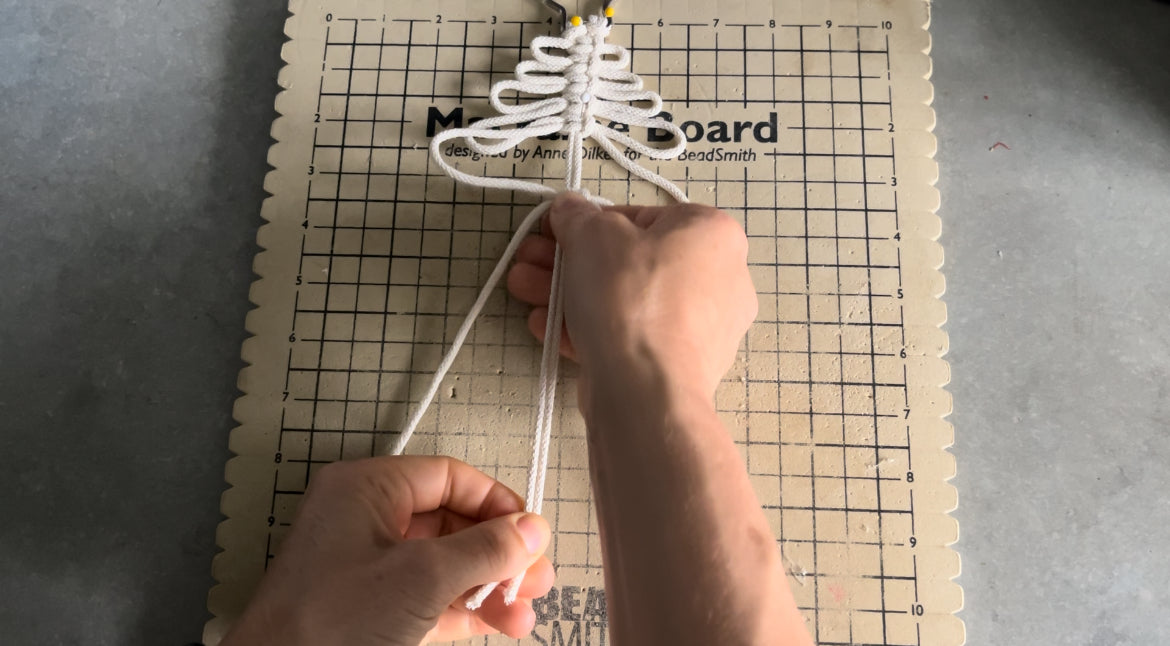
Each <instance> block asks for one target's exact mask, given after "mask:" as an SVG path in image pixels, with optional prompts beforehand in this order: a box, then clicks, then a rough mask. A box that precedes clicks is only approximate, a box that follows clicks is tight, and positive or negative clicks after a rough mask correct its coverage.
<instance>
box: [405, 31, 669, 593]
mask: <svg viewBox="0 0 1170 646" xmlns="http://www.w3.org/2000/svg"><path fill="white" fill-rule="evenodd" d="M606 14H607V15H609V14H612V11H611V10H608V9H607V10H606ZM609 32H610V20H608V19H607V18H606V17H604V16H592V17H590V18H588V19H587V20H584V21H582V20H581V18H579V17H574V18H573V19H572V21H571V24H570V25H569V26H567V28H566V29H565V31H564V32H563V33H562V34H561V35H560V36H538V37H536V38H534V39H533V40H532V60H527V61H523V62H521V63H520V64H519V65H517V66H516V75H515V78H514V79H507V80H503V81H499V82H497V83H496V84H495V85H493V86H492V89H491V92H490V94H489V99H490V101H491V105H492V108H494V109H495V111H496V112H498V113H499V114H498V115H497V116H494V117H489V118H487V119H483V120H481V121H478V122H476V123H475V124H473V125H472V126H470V127H467V128H453V129H451V130H446V131H444V132H442V133H439V134H438V135H436V136H435V137H434V138H433V139H432V141H431V158H432V159H433V160H435V162H436V163H437V164H438V165H439V167H440V168H442V169H443V172H445V173H446V174H447V175H449V176H451V177H452V178H454V179H456V180H458V181H460V182H463V183H465V184H470V185H473V186H481V187H484V188H498V189H503V190H506V191H520V192H524V193H535V194H537V195H548V196H551V195H555V194H556V193H558V192H561V191H563V190H569V191H575V192H578V193H580V194H581V195H582V196H584V197H585V198H586V199H588V200H590V201H592V202H593V203H595V204H598V205H610V204H612V203H611V202H610V201H609V200H606V199H604V198H602V197H599V196H595V195H590V194H589V193H588V192H587V191H585V190H584V189H582V188H581V166H582V163H583V161H584V158H585V141H586V140H592V141H594V142H596V143H597V144H598V145H599V146H600V147H601V149H602V150H604V151H605V152H606V153H607V154H608V155H609V158H610V159H611V160H613V161H614V162H616V163H618V164H620V165H621V166H622V167H624V168H625V169H626V170H627V171H629V172H630V174H632V175H634V176H637V177H640V178H642V179H644V180H646V181H648V182H651V183H653V184H655V185H657V186H658V187H660V188H662V189H663V190H664V191H666V192H667V193H669V194H670V195H671V196H672V197H673V198H674V199H675V200H677V201H679V202H686V201H687V196H686V194H685V193H683V192H682V190H681V189H679V188H678V186H675V185H674V183H672V182H671V181H670V180H667V179H666V178H664V177H662V176H661V175H658V174H657V173H654V172H652V171H650V170H648V169H646V168H644V167H642V166H639V165H638V164H637V163H636V162H635V161H633V160H632V159H630V158H629V157H627V154H626V153H627V151H634V152H636V153H639V154H640V155H643V156H645V157H648V158H650V159H670V158H674V157H677V156H678V155H679V154H680V153H681V152H682V151H683V148H684V147H685V145H686V138H685V137H684V136H683V134H682V132H681V131H679V129H678V127H676V126H675V125H674V124H672V123H670V122H669V121H667V120H665V119H663V118H662V117H660V116H659V115H660V113H661V112H662V98H661V97H660V96H658V94H657V93H655V92H653V91H652V90H647V89H644V88H643V86H642V79H641V78H639V77H638V76H637V75H636V74H634V73H633V72H630V71H628V70H626V67H627V66H628V65H629V64H630V54H629V52H628V51H627V50H626V49H625V48H624V47H622V46H620V45H617V44H614V43H609V42H606V37H607V36H608V35H609ZM506 92H507V93H513V92H514V93H517V94H519V95H521V96H525V95H528V96H536V97H544V98H538V99H536V100H533V101H531V102H526V103H520V104H517V105H512V104H507V103H504V101H503V100H502V99H501V94H503V93H506ZM639 105H643V106H644V107H638V106H639ZM603 121H604V123H603ZM609 123H613V124H621V125H624V126H625V128H624V129H616V128H612V127H609V125H608V124H609ZM630 127H642V128H650V129H657V130H664V131H666V132H668V133H670V134H671V135H672V137H673V142H674V143H673V145H672V146H671V147H669V148H653V147H651V146H649V145H647V144H645V143H643V142H640V141H638V140H636V139H634V138H632V137H630V136H629V135H628V134H627V132H628V131H629V128H630ZM553 134H557V135H560V136H561V137H562V138H563V139H564V140H565V141H566V142H567V143H566V155H565V158H566V163H565V183H564V186H561V187H553V186H548V185H545V184H539V183H536V182H530V181H526V180H521V179H516V178H512V177H480V176H478V175H471V174H468V173H465V172H463V171H461V170H459V169H457V168H455V167H454V166H452V165H451V164H450V163H448V162H447V160H446V159H444V157H443V155H442V153H441V152H440V150H441V146H442V144H443V143H444V142H446V141H448V140H451V139H457V138H463V139H464V140H465V142H466V144H467V146H468V147H469V148H470V149H471V150H473V151H475V152H477V153H479V154H481V155H485V156H486V155H499V154H501V153H506V152H507V151H509V150H511V149H513V148H515V147H516V146H518V145H520V144H521V143H523V142H525V141H528V140H530V139H533V138H536V137H545V136H548V135H553ZM551 204H552V202H551V199H550V200H546V201H544V202H541V203H540V204H539V205H538V206H537V207H536V208H534V209H533V210H532V211H531V212H530V213H529V214H528V215H527V216H526V217H525V218H524V220H523V221H522V222H521V223H520V226H519V227H518V228H517V230H516V233H515V234H514V235H513V237H512V239H511V241H509V243H508V246H507V247H506V248H505V249H504V253H503V255H502V256H501V258H500V260H499V262H498V263H497V264H496V266H495V268H494V269H493V270H492V273H491V275H490V276H488V279H487V283H486V284H485V285H484V286H483V290H482V291H481V292H480V293H479V296H478V298H476V300H475V303H474V304H473V305H472V307H471V311H469V312H468V313H467V317H466V318H465V319H464V320H463V323H462V324H461V325H460V326H459V330H458V332H456V334H455V339H454V341H453V342H452V344H451V347H450V348H449V349H448V350H447V353H446V354H445V355H444V356H443V359H442V361H440V362H439V366H438V368H437V369H436V370H435V375H434V377H433V378H432V379H431V382H430V385H429V386H428V387H427V390H426V393H425V394H424V395H423V398H422V401H420V402H419V406H418V408H417V409H415V411H414V414H413V415H412V416H411V418H410V421H409V422H408V423H407V425H406V427H405V428H404V429H403V430H402V432H401V433H400V434H399V436H398V441H397V442H396V443H395V445H394V448H393V453H394V454H395V455H398V454H401V453H402V452H403V451H404V450H405V449H406V444H407V443H408V442H409V441H410V437H411V435H413V434H414V431H415V429H417V428H418V425H419V422H421V421H422V418H423V415H425V414H426V411H427V408H428V407H429V406H430V404H431V402H432V401H433V400H434V398H435V394H436V393H437V392H438V390H439V387H440V384H441V383H442V381H443V379H444V377H446V375H447V372H448V371H449V370H450V369H451V364H452V363H454V361H455V357H456V355H458V353H459V349H460V348H461V347H462V346H463V343H464V342H465V341H466V340H467V335H468V333H469V332H470V331H471V327H472V326H473V325H474V324H475V320H476V318H477V317H478V315H479V313H480V311H482V310H483V307H484V305H485V303H486V302H487V300H488V298H489V297H490V296H491V294H492V291H493V290H494V289H495V288H496V285H497V284H498V283H499V281H500V278H502V277H503V274H504V272H505V271H506V270H507V268H508V264H509V263H510V262H511V260H512V257H513V256H514V255H515V253H516V249H517V248H518V247H519V246H520V243H521V241H523V240H524V238H525V236H527V235H528V233H529V232H530V231H531V230H532V229H533V227H534V226H535V225H536V223H537V222H539V221H540V218H541V216H543V215H544V214H545V212H547V211H548V208H549V206H550V205H551ZM554 258H555V260H554V264H553V275H552V290H551V292H550V293H549V316H548V323H547V326H546V328H545V337H544V349H543V352H542V355H541V367H540V382H539V383H540V389H539V398H538V405H537V415H536V430H535V434H534V437H533V443H532V466H531V469H530V471H529V474H528V491H527V496H526V509H527V511H530V512H533V513H537V514H539V513H540V512H541V508H542V504H543V501H544V484H545V477H546V474H547V472H548V450H549V439H550V437H551V434H552V421H553V404H554V402H555V397H556V382H557V370H558V367H559V360H560V354H559V349H560V337H561V327H562V324H563V320H564V310H563V300H562V297H561V287H562V286H561V250H560V247H559V246H558V247H557V250H556V254H555V256H554ZM522 578H523V575H521V576H520V577H517V578H515V579H513V580H512V581H511V582H510V583H509V585H508V587H507V590H506V592H505V595H504V598H505V601H506V602H507V603H509V604H510V603H512V602H513V601H515V600H516V594H517V592H518V590H519V588H520V582H521V580H522ZM498 585H499V583H490V584H488V585H485V586H483V587H482V588H480V589H479V590H478V591H477V592H476V594H475V595H473V596H472V597H471V599H469V600H468V602H467V607H468V608H470V609H472V610H474V609H476V608H478V607H479V606H480V605H481V604H482V603H483V601H484V600H485V599H486V598H487V597H488V595H490V594H491V592H492V590H494V589H495V588H496V587H497V586H498Z"/></svg>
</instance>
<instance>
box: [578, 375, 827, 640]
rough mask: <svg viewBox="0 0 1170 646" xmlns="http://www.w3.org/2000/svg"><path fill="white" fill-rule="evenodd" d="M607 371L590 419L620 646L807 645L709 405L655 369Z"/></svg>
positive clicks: (755, 508)
mask: <svg viewBox="0 0 1170 646" xmlns="http://www.w3.org/2000/svg"><path fill="white" fill-rule="evenodd" d="M606 373H607V374H606V378H603V379H591V380H590V382H589V383H590V392H589V394H588V396H587V397H586V398H585V399H586V400H587V401H586V402H585V406H586V410H585V415H586V421H587V425H588V428H589V430H588V437H589V448H590V468H591V474H592V478H593V487H594V494H595V499H596V503H597V515H598V522H599V524H600V527H601V538H602V548H603V550H604V557H605V564H606V589H607V592H608V600H609V606H610V619H611V630H612V632H613V635H614V642H615V644H617V646H628V645H653V644H669V645H672V646H674V645H680V644H682V645H685V644H703V645H706V644H716V643H718V644H734V645H739V644H744V645H746V644H768V645H769V646H772V645H776V644H782V645H787V644H793V645H797V644H799V645H803V644H806V643H809V642H808V641H807V640H808V638H807V633H806V631H805V629H804V625H803V621H802V619H801V618H800V615H799V613H798V612H797V611H796V609H795V605H794V604H793V603H792V600H791V595H790V593H789V592H788V587H787V583H786V582H785V580H784V571H783V568H782V566H781V563H780V557H779V551H778V550H777V547H776V543H775V539H774V538H773V536H772V533H771V530H770V528H769V527H768V523H767V520H766V519H765V518H764V515H763V512H762V511H761V510H760V507H759V504H758V502H757V501H756V497H755V494H754V493H753V491H752V489H751V484H750V481H749V479H748V477H747V473H746V471H745V469H744V466H743V463H742V460H741V459H740V457H739V453H738V451H737V450H736V448H735V445H734V443H733V442H732V441H731V439H730V437H729V436H728V434H727V431H726V430H725V429H724V428H723V426H722V424H721V423H720V421H719V419H718V417H717V415H716V413H715V409H714V406H713V405H712V404H711V401H710V398H709V397H708V396H706V395H705V394H703V392H702V391H701V389H695V388H690V387H688V386H686V385H684V384H680V383H678V382H677V381H672V380H671V379H669V378H667V377H666V376H665V374H664V373H663V372H662V371H660V370H657V369H656V368H655V367H654V363H653V361H646V360H638V361H628V362H624V363H622V364H621V365H620V366H611V367H610V368H609V369H608V370H607V371H606Z"/></svg>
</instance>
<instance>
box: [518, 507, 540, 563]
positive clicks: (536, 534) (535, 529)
mask: <svg viewBox="0 0 1170 646" xmlns="http://www.w3.org/2000/svg"><path fill="white" fill-rule="evenodd" d="M516 528H517V529H519V530H520V535H521V536H523V537H524V546H525V547H527V548H528V553H529V554H536V553H537V552H539V551H540V548H541V546H543V545H544V531H545V530H544V528H545V524H544V521H542V520H541V519H540V516H537V515H536V514H524V515H523V516H521V517H520V518H519V519H517V520H516Z"/></svg>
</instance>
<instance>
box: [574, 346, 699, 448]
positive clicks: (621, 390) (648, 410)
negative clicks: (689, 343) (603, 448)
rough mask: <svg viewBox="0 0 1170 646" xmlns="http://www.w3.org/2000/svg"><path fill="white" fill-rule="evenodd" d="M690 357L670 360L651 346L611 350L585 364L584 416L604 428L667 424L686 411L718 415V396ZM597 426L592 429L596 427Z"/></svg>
mask: <svg viewBox="0 0 1170 646" xmlns="http://www.w3.org/2000/svg"><path fill="white" fill-rule="evenodd" d="M687 356H688V353H684V352H678V353H676V354H675V355H673V356H671V355H667V354H666V353H664V352H662V351H661V350H659V349H656V348H653V347H651V346H650V345H649V344H645V343H630V344H626V345H617V344H615V345H613V346H610V347H609V348H608V349H607V350H606V351H605V352H602V353H596V354H592V355H590V356H589V357H588V360H587V361H582V364H581V401H580V402H579V403H580V409H581V414H582V415H583V416H584V417H585V419H586V421H587V422H590V423H591V422H593V421H595V420H596V421H598V422H604V423H603V424H601V426H602V427H613V426H615V425H616V426H624V425H625V424H626V423H638V420H639V419H643V420H645V419H662V418H664V417H669V416H671V415H672V414H674V413H676V412H679V411H682V410H685V411H687V412H688V413H689V414H692V415H693V414H697V413H706V412H709V413H710V414H712V415H714V413H715V407H714V402H713V393H711V392H710V389H709V388H708V386H707V385H706V383H705V382H704V380H703V379H702V378H701V375H702V369H701V367H700V366H698V365H691V364H692V363H693V362H689V361H688V360H687V358H686V357H687ZM591 425H592V424H591Z"/></svg>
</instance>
